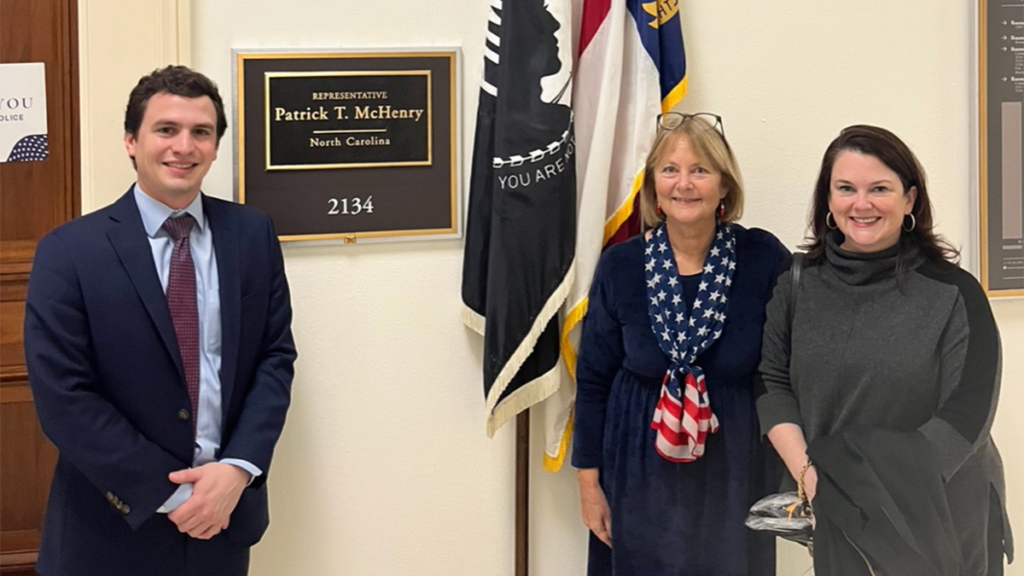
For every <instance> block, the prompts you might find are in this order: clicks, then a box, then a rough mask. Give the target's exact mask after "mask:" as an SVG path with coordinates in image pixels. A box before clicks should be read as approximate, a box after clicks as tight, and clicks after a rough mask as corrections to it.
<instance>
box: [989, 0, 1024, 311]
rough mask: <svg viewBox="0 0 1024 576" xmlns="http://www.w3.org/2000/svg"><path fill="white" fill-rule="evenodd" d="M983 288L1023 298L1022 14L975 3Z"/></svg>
mask: <svg viewBox="0 0 1024 576" xmlns="http://www.w3.org/2000/svg"><path fill="white" fill-rule="evenodd" d="M978 59H979V62H978V64H979V66H978V71H979V74H978V78H979V90H978V94H979V102H978V110H979V122H978V126H979V133H978V142H979V146H978V149H979V151H980V158H979V166H978V173H979V192H980V199H979V202H978V206H979V220H980V230H981V242H980V244H981V251H980V260H981V266H980V269H981V284H982V286H983V287H984V288H985V291H986V292H987V293H988V295H989V296H990V297H995V296H1024V119H1022V108H1024V10H1022V9H1021V0H978Z"/></svg>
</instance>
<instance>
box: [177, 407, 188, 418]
mask: <svg viewBox="0 0 1024 576" xmlns="http://www.w3.org/2000/svg"><path fill="white" fill-rule="evenodd" d="M178 420H182V421H185V420H188V410H185V409H184V408H182V409H181V410H178Z"/></svg>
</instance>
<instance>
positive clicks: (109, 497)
mask: <svg viewBox="0 0 1024 576" xmlns="http://www.w3.org/2000/svg"><path fill="white" fill-rule="evenodd" d="M113 501H114V493H113V492H107V502H113Z"/></svg>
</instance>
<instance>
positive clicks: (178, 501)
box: [156, 482, 192, 514]
mask: <svg viewBox="0 0 1024 576" xmlns="http://www.w3.org/2000/svg"><path fill="white" fill-rule="evenodd" d="M191 496H192V483H191V482H186V483H185V484H181V485H179V486H178V489H177V490H175V491H174V494H171V497H170V498H168V499H167V500H166V501H165V502H164V503H163V505H162V506H160V507H159V508H157V509H156V511H157V512H158V513H160V514H170V513H171V512H174V511H175V510H177V508H178V506H181V505H182V504H184V503H185V500H188V499H189V498H190V497H191Z"/></svg>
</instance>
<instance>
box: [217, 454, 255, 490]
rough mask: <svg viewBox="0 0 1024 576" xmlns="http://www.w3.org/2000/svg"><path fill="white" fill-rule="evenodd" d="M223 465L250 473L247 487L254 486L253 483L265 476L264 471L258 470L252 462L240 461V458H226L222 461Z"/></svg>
mask: <svg viewBox="0 0 1024 576" xmlns="http://www.w3.org/2000/svg"><path fill="white" fill-rule="evenodd" d="M220 463H221V464H231V465H232V466H235V467H237V468H241V469H242V470H245V471H246V472H248V473H249V481H248V482H246V483H245V485H246V486H248V485H250V484H252V481H253V480H254V479H255V478H256V477H257V476H260V475H262V474H263V471H262V470H260V469H259V468H257V467H256V466H255V465H254V464H253V463H252V462H249V461H246V460H239V459H238V458H225V459H223V460H221V461H220Z"/></svg>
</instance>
